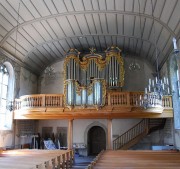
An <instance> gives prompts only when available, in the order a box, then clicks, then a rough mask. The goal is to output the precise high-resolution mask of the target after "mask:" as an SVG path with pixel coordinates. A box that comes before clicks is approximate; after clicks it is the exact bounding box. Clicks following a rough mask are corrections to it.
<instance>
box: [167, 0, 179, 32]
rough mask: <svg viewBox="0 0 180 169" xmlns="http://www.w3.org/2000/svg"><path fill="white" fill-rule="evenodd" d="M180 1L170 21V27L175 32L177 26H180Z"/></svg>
mask: <svg viewBox="0 0 180 169" xmlns="http://www.w3.org/2000/svg"><path fill="white" fill-rule="evenodd" d="M179 11H180V1H178V2H177V5H176V6H175V9H174V10H173V13H172V16H171V18H170V20H169V23H168V26H169V27H170V28H171V29H172V30H173V31H174V30H175V28H176V26H177V24H180V23H179V22H180V14H179Z"/></svg>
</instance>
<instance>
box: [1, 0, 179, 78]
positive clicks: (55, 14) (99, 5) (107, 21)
mask: <svg viewBox="0 0 180 169" xmlns="http://www.w3.org/2000/svg"><path fill="white" fill-rule="evenodd" d="M0 13H1V15H0V52H1V53H4V54H6V55H8V56H9V57H14V59H15V60H16V61H17V62H19V63H21V64H23V65H24V66H25V67H27V68H29V69H31V70H33V71H34V72H36V73H37V74H40V73H41V72H42V71H43V70H44V69H45V68H46V67H47V66H48V65H50V64H52V63H55V62H57V61H59V60H63V59H64V58H65V52H66V51H67V50H69V49H70V48H76V49H78V50H79V51H80V52H87V51H89V48H91V47H94V48H96V51H97V52H102V51H104V50H105V49H106V48H107V47H109V46H112V45H116V46H118V47H119V48H120V49H121V50H122V52H124V53H130V54H133V55H137V56H138V57H139V58H140V59H145V60H147V61H149V62H150V63H151V64H152V65H154V66H155V64H156V55H155V53H156V51H157V56H158V61H159V68H161V67H162V66H163V64H164V63H165V61H166V60H167V58H168V56H169V54H170V52H171V51H172V49H173V45H172V38H173V37H175V38H176V39H177V40H179V37H180V22H179V21H180V0H0ZM156 49H157V50H156ZM8 53H9V54H8Z"/></svg>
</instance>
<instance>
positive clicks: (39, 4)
mask: <svg viewBox="0 0 180 169" xmlns="http://www.w3.org/2000/svg"><path fill="white" fill-rule="evenodd" d="M31 2H32V4H33V6H35V8H36V10H37V11H38V13H39V14H40V15H41V17H43V16H48V15H50V14H51V13H50V11H49V10H48V8H47V6H46V4H45V3H44V1H43V0H38V1H37V0H31Z"/></svg>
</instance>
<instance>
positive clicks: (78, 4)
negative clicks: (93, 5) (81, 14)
mask: <svg viewBox="0 0 180 169" xmlns="http://www.w3.org/2000/svg"><path fill="white" fill-rule="evenodd" d="M72 4H73V6H74V9H75V11H83V10H84V6H83V3H82V0H73V1H72Z"/></svg>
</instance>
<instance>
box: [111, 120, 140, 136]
mask: <svg viewBox="0 0 180 169" xmlns="http://www.w3.org/2000/svg"><path fill="white" fill-rule="evenodd" d="M141 120H142V119H113V121H112V131H113V136H114V137H113V139H115V138H116V137H117V136H120V135H122V134H123V133H125V132H126V131H127V130H129V129H130V128H132V127H133V126H135V125H136V124H137V123H139V122H140V121H141Z"/></svg>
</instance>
